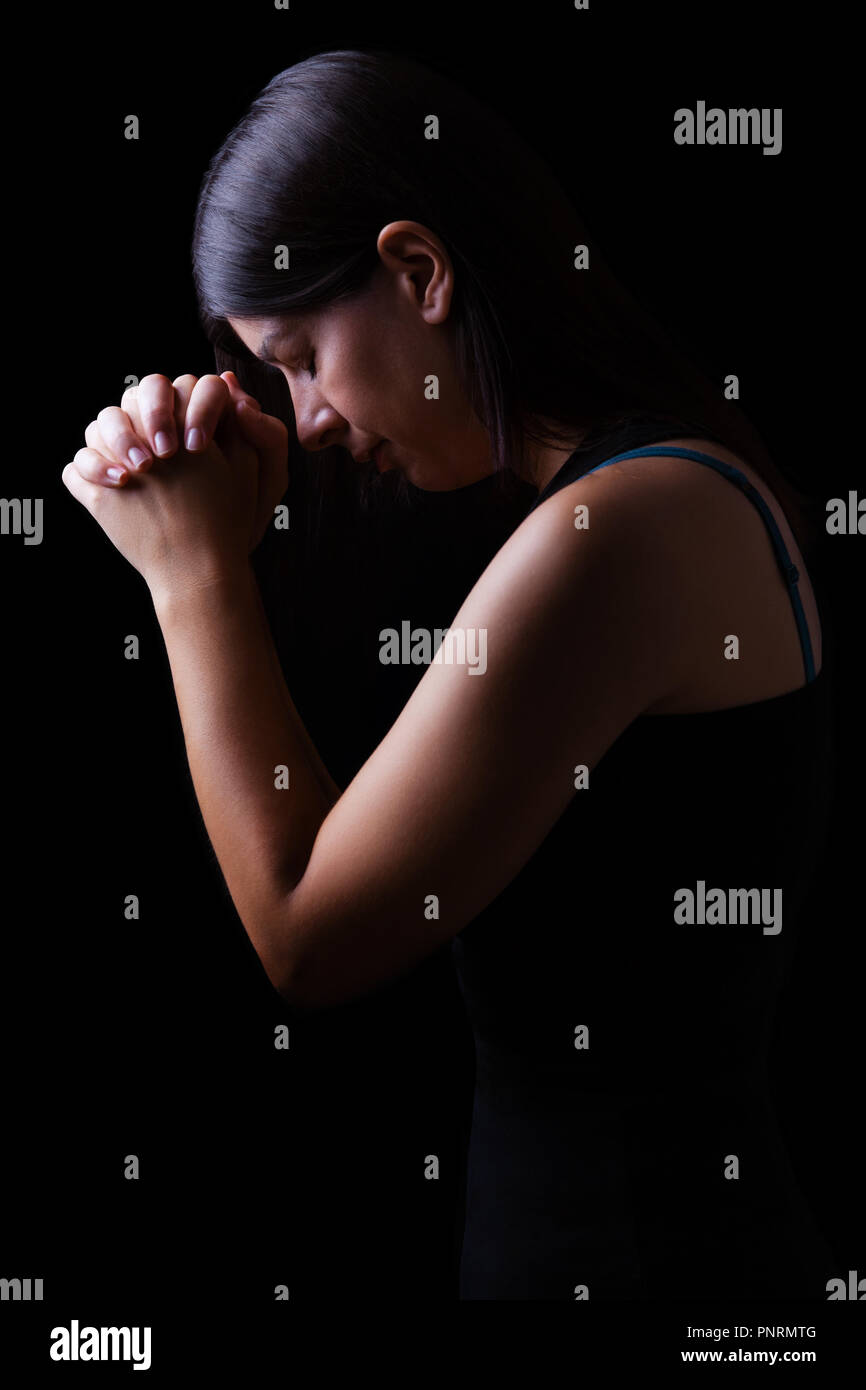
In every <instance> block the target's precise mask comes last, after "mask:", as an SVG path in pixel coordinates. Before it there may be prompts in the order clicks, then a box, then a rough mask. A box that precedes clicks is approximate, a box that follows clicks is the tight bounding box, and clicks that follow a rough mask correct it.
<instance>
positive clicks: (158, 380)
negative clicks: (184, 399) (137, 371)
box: [138, 372, 171, 387]
mask: <svg viewBox="0 0 866 1390" xmlns="http://www.w3.org/2000/svg"><path fill="white" fill-rule="evenodd" d="M138 384H139V386H151V387H152V386H159V385H165V386H169V387H170V386H171V382H170V381H169V379H168V377H167V376H164V375H163V373H162V372H148V374H147V376H143V377H142V378H141V381H140V382H139V383H138Z"/></svg>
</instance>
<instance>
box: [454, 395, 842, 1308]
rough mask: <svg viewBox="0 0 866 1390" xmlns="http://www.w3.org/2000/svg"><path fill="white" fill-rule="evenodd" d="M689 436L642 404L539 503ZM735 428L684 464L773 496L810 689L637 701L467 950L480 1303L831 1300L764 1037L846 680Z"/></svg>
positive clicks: (815, 843)
mask: <svg viewBox="0 0 866 1390" xmlns="http://www.w3.org/2000/svg"><path fill="white" fill-rule="evenodd" d="M677 437H679V438H683V437H695V432H694V430H693V429H690V428H689V427H688V426H685V425H683V423H682V422H677V421H673V420H671V419H669V418H667V419H663V418H661V417H647V416H641V417H637V418H634V419H632V421H631V422H630V423H629V424H628V426H627V427H625V428H623V429H621V430H619V431H617V432H616V434H615V436H614V437H608V438H607V439H606V440H604V441H602V443H601V444H598V445H595V446H593V447H590V448H589V449H585V448H583V449H580V450H578V451H577V452H576V453H575V454H574V455H572V457H571V458H570V459H569V460H568V461H567V463H566V464H564V466H563V467H562V468H561V469H560V470H559V472H558V473H557V474H556V475H555V477H554V478H553V479H552V481H551V482H550V484H548V486H547V487H546V488H545V489H544V490H543V491H542V492H541V493H540V494H539V495H538V497H537V499H536V501H535V503H534V504H533V508H532V509H534V507H535V506H540V505H541V504H542V503H543V502H544V501H545V500H546V499H547V498H548V497H549V496H551V495H552V494H553V493H554V492H556V491H558V490H559V489H560V488H561V487H565V486H566V485H567V484H568V483H570V482H573V481H575V479H576V478H578V477H581V476H583V475H584V474H586V473H587V472H590V471H593V470H594V469H595V468H597V467H601V466H604V465H605V464H606V463H607V462H609V461H611V459H612V458H614V457H619V456H620V455H621V454H622V453H623V452H630V451H632V450H634V449H635V448H636V447H638V446H641V452H643V446H651V445H652V444H653V442H654V441H656V440H660V439H672V438H677ZM716 442H718V441H714V440H712V439H707V451H708V452H707V453H703V451H697V453H694V452H692V451H685V456H687V457H693V458H695V466H696V467H698V466H702V464H703V465H705V466H714V467H716V468H717V469H718V470H719V471H720V472H722V473H723V474H724V475H725V476H727V477H729V478H730V479H731V481H732V482H734V483H736V484H737V485H739V486H743V487H744V491H746V493H747V494H748V495H749V496H751V497H752V500H753V501H755V503H756V505H758V506H759V510H760V511H761V514H762V516H763V517H764V520H765V522H766V523H767V525H768V529H769V530H770V533H771V537H772V539H773V543H774V546H775V547H776V554H777V556H778V559H779V563H780V565H781V567H782V571H783V574H784V575H785V577H786V582H787V583H788V585H789V592H790V593H791V596H792V603H793V605H794V609H795V614H796V615H797V620H798V624H799V630H800V635H801V642H802V643H803V654H804V674H805V677H806V683H805V684H804V685H803V686H802V687H800V688H799V689H797V690H794V691H792V692H791V693H789V694H785V695H780V696H777V697H775V698H772V699H768V700H761V701H758V702H756V703H752V704H747V705H740V706H737V707H736V708H729V709H723V710H716V711H711V712H708V713H695V714H675V715H658V716H641V717H639V718H638V719H636V720H635V721H634V722H633V723H632V724H631V725H630V726H629V727H628V728H627V729H626V730H625V731H624V732H623V733H622V734H621V735H620V737H619V738H618V739H617V740H616V741H615V743H614V744H613V745H612V747H611V748H610V749H609V750H608V752H607V753H606V754H605V756H604V757H603V758H602V759H601V761H600V762H599V763H598V764H597V766H596V767H595V768H594V769H593V770H592V772H591V774H590V778H589V786H588V788H586V789H583V790H579V791H576V792H575V795H574V797H573V799H572V801H571V803H570V804H569V806H568V808H567V810H566V811H565V813H564V814H563V815H562V816H561V817H560V819H559V820H558V821H557V823H556V824H555V826H554V827H553V829H552V830H551V832H550V833H549V834H548V835H547V837H546V838H545V840H544V841H543V843H542V844H541V845H540V847H539V848H538V850H537V851H536V853H535V854H534V855H533V856H532V857H531V858H530V860H529V861H528V862H527V864H526V865H524V867H523V869H522V870H521V871H520V873H519V874H518V875H517V876H516V878H515V879H514V880H512V882H511V883H510V884H509V885H508V887H507V888H506V889H505V890H504V891H503V892H502V893H500V894H499V895H498V897H497V898H496V899H495V900H494V901H493V902H492V903H491V904H489V906H488V907H487V908H486V909H485V910H484V911H483V912H482V913H481V914H480V915H479V916H478V917H476V918H475V919H473V921H472V922H471V923H469V925H468V926H467V927H465V928H464V930H463V931H462V932H461V933H460V934H459V935H458V936H457V937H456V938H455V939H454V941H453V942H452V947H451V950H452V956H453V960H454V963H455V967H456V971H457V977H458V981H459V984H460V989H461V992H462V995H463V999H464V1002H465V1005H466V1010H467V1015H468V1018H469V1022H470V1024H471V1027H472V1032H473V1036H474V1040H475V1058H476V1080H475V1094H474V1102H473V1113H472V1127H471V1134H470V1136H469V1144H468V1153H467V1161H466V1170H465V1184H464V1194H463V1195H464V1202H465V1221H464V1231H463V1244H462V1255H461V1264H460V1297H461V1298H462V1299H552V1300H559V1299H565V1300H569V1301H570V1300H573V1299H576V1298H580V1297H588V1298H590V1299H613V1300H619V1299H654V1298H658V1299H671V1298H694V1297H697V1298H710V1297H720V1298H725V1297H732V1298H736V1297H743V1298H759V1297H779V1298H787V1297H791V1298H811V1299H825V1298H826V1290H825V1285H826V1281H827V1279H828V1278H830V1277H831V1276H832V1274H833V1270H834V1265H835V1262H834V1259H833V1256H832V1254H831V1252H830V1250H829V1249H828V1247H827V1246H826V1244H825V1243H824V1241H823V1238H822V1237H821V1235H820V1234H819V1232H818V1231H817V1229H816V1228H815V1225H814V1222H813V1220H812V1217H811V1213H810V1212H809V1210H808V1207H807V1205H806V1203H805V1201H804V1199H803V1197H802V1194H801V1192H800V1190H799V1188H798V1186H797V1183H796V1180H795V1176H794V1174H793V1171H792V1168H791V1165H790V1162H789V1159H788V1156H787V1154H786V1152H785V1149H784V1146H783V1143H782V1140H781V1136H780V1134H779V1131H778V1128H777V1124H776V1119H775V1116H774V1113H773V1109H772V1105H771V1101H770V1096H769V1081H768V1075H767V1048H768V1041H769V1038H770V1030H771V1024H772V1018H773V1012H774V1004H775V1000H776V997H777V994H778V991H779V989H780V986H781V984H782V982H783V980H784V976H785V973H786V970H787V968H788V965H789V961H790V957H791V954H792V950H793V948H794V945H795V939H796V934H797V930H798V923H799V918H800V915H801V909H802V904H803V901H804V896H805V893H806V891H807V889H808V886H809V879H810V873H811V870H812V867H813V864H814V861H815V858H816V854H817V852H818V847H819V846H820V845H821V843H822V841H823V835H824V830H825V826H826V821H827V817H828V812H829V786H828V777H829V774H828V768H829V765H830V757H829V753H830V738H831V710H830V702H829V693H828V676H827V672H826V669H825V668H826V662H825V663H824V666H823V667H822V670H821V671H820V672H819V674H818V675H817V677H816V676H815V675H814V667H813V665H812V653H811V648H810V645H809V638H808V629H807V627H806V625H805V621H804V620H803V618H802V607H801V605H800V598H799V592H798V590H797V577H798V576H797V574H796V570H795V569H794V567H793V564H792V561H791V557H790V556H789V555H788V553H787V551H786V549H785V546H784V542H783V541H782V537H781V535H780V534H779V532H778V528H777V527H776V524H775V520H774V518H773V517H772V514H771V513H770V512H769V511H768V509H767V508H766V504H765V503H764V502H763V499H762V498H761V497H760V494H758V493H757V492H756V490H755V489H754V488H753V487H752V486H751V484H750V483H749V482H748V480H747V479H746V478H745V476H744V475H743V474H741V473H739V472H738V470H736V469H731V468H729V467H728V465H726V464H725V463H723V462H721V460H718V459H715V460H714V459H713V458H712V453H711V450H712V446H713V443H716ZM657 452H659V453H664V454H670V453H672V452H673V453H676V452H681V453H682V452H683V451H678V450H675V449H671V448H665V449H663V450H658V451H657ZM646 466H647V467H648V468H651V467H652V456H651V455H650V456H649V457H647V459H646ZM752 889H757V890H759V891H758V893H757V894H755V893H751V894H749V893H748V891H747V890H752ZM777 889H781V898H779V897H778V896H777V895H776V894H774V891H773V890H777ZM685 890H688V893H689V894H690V895H691V902H692V904H693V906H694V911H693V920H692V921H689V920H684V919H685V917H686V911H687V906H688V902H689V899H688V897H686V896H684V891H685ZM714 890H721V892H720V893H719V892H714ZM734 890H743V891H741V892H739V893H737V892H736V891H734ZM760 890H764V892H763V893H762V892H761V891H760ZM779 905H780V907H781V914H779V912H778V910H777V908H778V906H779ZM675 914H678V915H675ZM723 914H724V915H723ZM777 923H780V926H779V927H778V929H777V928H776V924H777Z"/></svg>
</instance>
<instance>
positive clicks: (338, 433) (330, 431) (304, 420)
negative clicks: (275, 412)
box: [289, 384, 346, 454]
mask: <svg viewBox="0 0 866 1390" xmlns="http://www.w3.org/2000/svg"><path fill="white" fill-rule="evenodd" d="M289 390H290V392H291V397H292V406H293V407H294V411H295V429H296V431H297V435H298V443H299V444H300V446H301V448H302V449H303V450H304V451H305V452H306V453H310V454H314V453H316V452H317V450H319V449H328V448H330V447H331V445H333V444H339V442H340V438H341V437H345V433H346V421H345V420H344V419H343V417H342V415H340V414H339V412H338V411H336V410H335V409H334V407H333V406H332V405H331V404H330V402H328V401H326V400H325V398H324V396H323V395H322V394H321V393H320V392H318V391H316V389H315V385H314V384H313V385H311V386H303V387H301V386H298V385H297V384H295V386H294V387H292V386H291V385H290V387H289Z"/></svg>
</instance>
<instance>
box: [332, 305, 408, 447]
mask: <svg viewBox="0 0 866 1390" xmlns="http://www.w3.org/2000/svg"><path fill="white" fill-rule="evenodd" d="M329 386H330V400H331V403H332V404H333V405H334V407H335V408H336V409H337V410H338V411H339V412H340V414H341V415H343V416H345V418H346V419H347V420H350V421H351V422H352V423H353V424H354V425H356V426H357V427H358V428H359V429H364V430H369V432H370V433H378V434H382V435H385V436H386V438H393V437H395V436H396V435H397V434H399V433H400V430H401V426H402V427H403V429H404V430H405V428H406V426H409V425H411V422H412V421H413V420H417V419H418V418H419V417H420V416H421V415H422V412H423V406H424V376H423V372H422V370H421V368H420V367H418V368H412V367H411V365H410V362H409V359H408V357H407V355H405V354H401V352H400V350H399V345H396V344H395V343H394V342H393V341H389V340H388V339H386V338H383V334H382V332H381V331H380V332H378V333H376V334H372V335H371V336H370V338H369V339H364V340H363V341H359V342H357V343H353V344H352V346H351V350H346V351H344V352H342V353H341V354H340V357H339V360H338V361H336V362H335V369H334V373H333V377H332V379H331V382H329Z"/></svg>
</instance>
